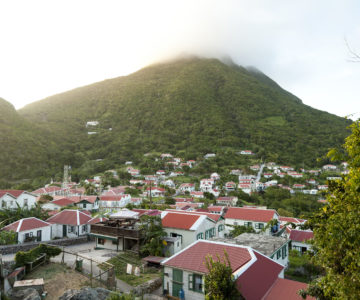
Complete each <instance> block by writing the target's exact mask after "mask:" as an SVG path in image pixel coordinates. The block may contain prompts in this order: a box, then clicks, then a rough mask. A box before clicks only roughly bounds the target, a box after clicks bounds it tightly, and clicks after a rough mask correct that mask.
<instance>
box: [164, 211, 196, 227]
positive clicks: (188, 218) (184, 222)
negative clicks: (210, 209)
mask: <svg viewBox="0 0 360 300" xmlns="http://www.w3.org/2000/svg"><path fill="white" fill-rule="evenodd" d="M200 217H201V216H200V215H199V216H197V215H190V214H184V213H172V212H171V213H170V212H169V213H167V214H166V216H164V217H163V218H162V220H161V222H162V225H163V227H170V228H178V229H186V230H190V228H191V227H192V226H193V225H194V223H195V222H196V221H197V220H198V219H199V218H200Z"/></svg>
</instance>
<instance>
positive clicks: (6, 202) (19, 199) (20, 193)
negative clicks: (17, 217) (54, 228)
mask: <svg viewBox="0 0 360 300" xmlns="http://www.w3.org/2000/svg"><path fill="white" fill-rule="evenodd" d="M5 195H7V196H5ZM11 196H12V197H11ZM0 201H1V205H0V209H1V208H10V209H12V208H13V209H16V208H17V207H18V205H19V206H20V207H21V208H28V209H30V208H32V207H35V205H36V195H34V194H32V193H29V192H27V191H24V190H0Z"/></svg>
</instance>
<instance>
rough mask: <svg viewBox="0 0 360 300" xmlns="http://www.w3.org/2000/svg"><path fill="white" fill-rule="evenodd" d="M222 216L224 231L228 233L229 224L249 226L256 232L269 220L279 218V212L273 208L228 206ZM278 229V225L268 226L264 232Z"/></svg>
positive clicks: (273, 231)
mask: <svg viewBox="0 0 360 300" xmlns="http://www.w3.org/2000/svg"><path fill="white" fill-rule="evenodd" d="M224 218H225V229H226V233H229V232H230V231H231V230H232V227H231V226H235V225H241V226H248V227H250V226H251V227H253V228H254V230H255V231H256V232H260V231H262V230H263V229H264V228H265V227H266V225H267V223H268V222H270V221H271V220H273V219H276V220H279V214H278V213H277V212H276V210H274V209H263V208H249V207H246V208H245V207H229V208H228V210H227V212H226V214H225V216H224ZM226 225H230V226H226ZM278 230H279V225H277V226H274V227H273V228H268V229H267V230H266V233H267V234H271V233H275V232H277V231H278Z"/></svg>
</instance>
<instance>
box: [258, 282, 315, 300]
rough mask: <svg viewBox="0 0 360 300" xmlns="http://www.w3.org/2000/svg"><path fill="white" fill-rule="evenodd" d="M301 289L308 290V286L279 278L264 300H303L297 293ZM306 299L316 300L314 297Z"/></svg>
mask: <svg viewBox="0 0 360 300" xmlns="http://www.w3.org/2000/svg"><path fill="white" fill-rule="evenodd" d="M301 289H303V290H305V289H307V284H306V283H303V282H298V281H293V280H289V279H283V278H278V279H277V280H276V282H275V284H274V285H273V286H272V287H271V289H270V290H269V291H268V293H267V294H266V295H265V297H264V300H279V299H286V300H301V299H302V298H301V297H300V296H299V295H298V294H297V292H298V291H299V290H301ZM306 299H307V300H310V299H314V300H315V298H313V297H306Z"/></svg>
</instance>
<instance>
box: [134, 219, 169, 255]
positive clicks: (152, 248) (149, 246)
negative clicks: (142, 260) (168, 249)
mask: <svg viewBox="0 0 360 300" xmlns="http://www.w3.org/2000/svg"><path fill="white" fill-rule="evenodd" d="M140 220H141V226H140V230H141V232H142V233H143V240H142V245H141V248H140V253H141V255H142V256H148V255H154V256H163V249H164V246H165V245H164V241H163V240H162V238H163V237H164V236H166V233H165V231H164V229H163V227H162V223H161V218H160V217H159V216H147V215H144V216H142V217H141V218H140Z"/></svg>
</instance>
